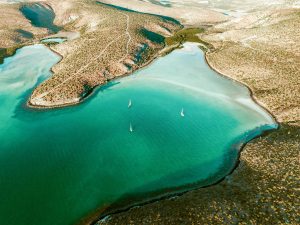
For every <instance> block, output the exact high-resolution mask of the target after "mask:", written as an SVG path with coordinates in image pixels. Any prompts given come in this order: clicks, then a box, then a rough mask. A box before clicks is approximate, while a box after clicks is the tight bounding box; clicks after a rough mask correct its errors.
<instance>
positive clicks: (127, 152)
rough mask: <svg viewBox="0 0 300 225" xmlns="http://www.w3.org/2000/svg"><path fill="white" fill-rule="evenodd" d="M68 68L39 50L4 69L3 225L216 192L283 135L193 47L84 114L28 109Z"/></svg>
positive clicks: (119, 83)
mask: <svg viewBox="0 0 300 225" xmlns="http://www.w3.org/2000/svg"><path fill="white" fill-rule="evenodd" d="M59 60H60V57H59V56H57V55H56V54H54V53H53V52H51V51H50V50H49V49H48V48H46V47H45V46H44V45H33V46H27V47H23V48H21V49H19V50H17V52H16V54H15V55H14V56H12V57H9V58H6V59H5V61H4V63H3V64H2V65H0V101H1V107H0V140H1V141H0V166H1V170H0V199H1V204H0V221H1V223H2V224H7V225H19V224H30V225H40V224H43V225H53V224H55V225H66V224H74V223H76V222H78V221H79V219H81V218H82V217H84V216H86V215H88V214H89V213H90V212H92V211H93V210H95V209H96V208H98V209H100V208H106V207H108V206H111V205H113V206H116V204H117V205H119V206H123V205H124V204H129V203H137V202H142V201H145V200H149V199H153V198H157V197H161V196H164V195H168V194H170V193H177V192H182V191H186V190H189V189H193V188H198V187H203V186H207V185H210V184H214V183H215V182H217V181H219V180H220V179H222V178H223V177H224V176H226V175H227V174H228V173H230V172H231V171H232V169H233V168H234V167H235V165H236V162H237V160H238V156H239V150H240V147H241V145H242V144H244V143H245V142H247V141H249V140H250V139H252V138H254V137H256V136H257V135H259V134H261V133H262V132H263V131H266V130H270V129H274V128H276V127H277V125H276V123H275V122H274V121H273V119H272V117H271V116H270V115H269V114H268V113H267V112H266V111H265V110H264V109H262V108H261V107H260V106H258V105H257V104H255V102H253V101H252V99H251V98H250V94H249V91H248V89H247V88H246V87H244V86H242V85H240V84H239V83H236V82H233V81H231V80H229V79H226V78H224V77H222V76H220V75H218V74H216V73H215V72H214V71H212V70H211V69H210V68H209V67H208V66H207V64H206V63H205V60H204V54H203V52H202V51H201V50H200V49H199V48H198V46H197V45H196V44H192V43H187V44H185V45H184V48H182V49H178V50H175V51H174V52H172V53H170V54H169V55H167V56H165V57H162V58H159V59H157V60H156V61H154V62H153V63H152V64H151V65H150V66H148V67H146V68H144V69H141V70H139V71H137V72H135V73H134V74H133V75H131V76H129V77H125V78H122V79H119V80H115V81H112V82H110V83H108V84H107V85H106V86H104V87H101V88H98V89H97V91H95V93H94V95H93V97H90V98H89V99H87V100H86V101H85V102H83V103H82V104H80V105H77V106H75V107H68V108H63V109H52V110H32V109H28V108H27V107H26V106H25V103H26V99H27V98H28V97H29V95H30V93H31V91H32V89H33V87H34V86H36V85H37V84H38V83H40V82H41V81H43V80H44V79H46V78H47V77H49V76H50V75H51V72H50V68H51V67H52V66H53V65H55V64H56V63H57V62H58V61H59ZM129 99H131V102H132V106H131V107H130V108H128V101H129ZM182 109H184V114H185V115H184V117H182V116H181V115H180V113H181V110H182ZM130 124H131V125H132V128H133V132H130V131H129V125H130Z"/></svg>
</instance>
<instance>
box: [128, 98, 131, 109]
mask: <svg viewBox="0 0 300 225" xmlns="http://www.w3.org/2000/svg"><path fill="white" fill-rule="evenodd" d="M131 105H132V103H131V99H129V102H128V108H130V107H131Z"/></svg>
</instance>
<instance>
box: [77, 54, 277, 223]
mask: <svg viewBox="0 0 300 225" xmlns="http://www.w3.org/2000/svg"><path fill="white" fill-rule="evenodd" d="M202 51H203V50H202ZM203 54H204V56H205V57H204V58H205V62H206V64H207V65H208V66H209V67H210V68H211V69H212V70H213V71H215V72H216V73H217V74H218V75H219V76H222V77H224V78H225V79H229V80H231V81H232V82H237V83H239V84H240V85H242V86H244V87H246V88H247V89H248V91H249V95H250V98H251V99H252V100H253V101H254V102H255V104H257V105H259V106H260V107H261V108H262V109H263V110H265V111H266V112H268V113H269V115H270V116H271V117H272V118H273V122H274V124H277V125H278V127H277V128H272V129H271V130H263V131H262V132H261V133H260V134H259V135H257V136H255V137H253V138H251V139H250V140H249V141H247V142H244V143H242V144H241V145H240V146H239V147H238V148H237V150H238V157H237V160H236V162H235V164H234V167H233V168H232V170H231V171H230V172H229V173H228V174H227V175H226V176H224V177H223V178H221V179H220V180H218V181H216V182H214V183H212V184H210V185H207V186H202V187H195V185H194V184H193V185H187V187H186V188H184V187H183V189H185V190H182V191H180V192H178V193H176V191H175V193H172V192H165V193H164V194H161V195H160V196H157V197H154V198H153V199H149V200H145V201H142V202H138V203H133V204H129V206H126V204H125V206H123V207H121V208H116V209H114V208H112V209H110V211H109V212H105V210H107V209H108V208H110V207H109V206H106V207H105V208H100V209H99V210H96V211H95V212H93V213H92V214H91V216H87V217H84V218H83V219H82V220H81V222H79V223H78V225H84V224H95V223H96V222H97V221H98V222H99V221H102V220H103V222H105V221H106V218H108V217H111V216H113V215H117V214H119V213H124V212H128V211H130V210H131V209H133V208H136V207H143V206H145V205H148V204H151V203H156V202H160V201H162V200H168V199H172V198H177V197H180V196H183V195H184V194H187V193H189V192H192V191H195V190H199V189H205V188H209V187H214V186H216V185H218V184H220V183H221V182H222V181H224V180H225V179H226V178H227V177H229V176H231V175H232V174H233V173H234V172H235V170H236V169H237V168H238V167H239V165H240V155H241V153H242V151H243V150H244V148H245V147H246V145H247V144H248V143H249V142H250V141H252V140H254V139H259V138H261V137H265V136H267V135H268V134H270V133H272V132H274V131H275V130H277V129H279V123H278V122H277V119H276V117H275V116H274V115H273V114H272V113H271V112H270V111H269V110H268V109H267V108H265V107H264V106H262V105H261V104H260V103H259V102H258V101H257V100H256V99H255V98H254V95H253V92H252V90H251V88H250V87H249V86H248V85H247V84H245V83H243V82H240V81H238V80H235V79H233V78H232V77H230V76H227V75H225V74H222V73H221V72H220V71H218V70H217V69H216V68H214V67H213V66H212V65H210V64H209V60H208V59H207V54H209V51H207V52H204V51H203ZM158 57H160V56H158ZM156 59H157V58H155V59H154V60H156ZM151 62H152V61H151ZM151 62H150V63H151ZM150 63H148V64H150ZM148 64H147V65H148ZM260 129H261V127H258V128H256V129H254V130H253V131H252V132H253V133H255V131H261V130H260ZM180 189H181V188H180ZM125 201H126V200H125Z"/></svg>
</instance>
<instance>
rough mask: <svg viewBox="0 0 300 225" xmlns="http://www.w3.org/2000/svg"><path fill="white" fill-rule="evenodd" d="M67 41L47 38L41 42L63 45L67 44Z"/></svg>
mask: <svg viewBox="0 0 300 225" xmlns="http://www.w3.org/2000/svg"><path fill="white" fill-rule="evenodd" d="M66 40H67V39H66V38H45V39H43V40H41V42H42V43H52V42H55V43H63V42H65V41H66Z"/></svg>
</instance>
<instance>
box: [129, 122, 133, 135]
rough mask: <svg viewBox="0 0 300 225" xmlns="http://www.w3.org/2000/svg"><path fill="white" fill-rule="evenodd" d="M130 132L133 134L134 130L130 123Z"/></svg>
mask: <svg viewBox="0 0 300 225" xmlns="http://www.w3.org/2000/svg"><path fill="white" fill-rule="evenodd" d="M129 131H130V132H131V133H132V132H133V128H132V125H131V123H130V125H129Z"/></svg>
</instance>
